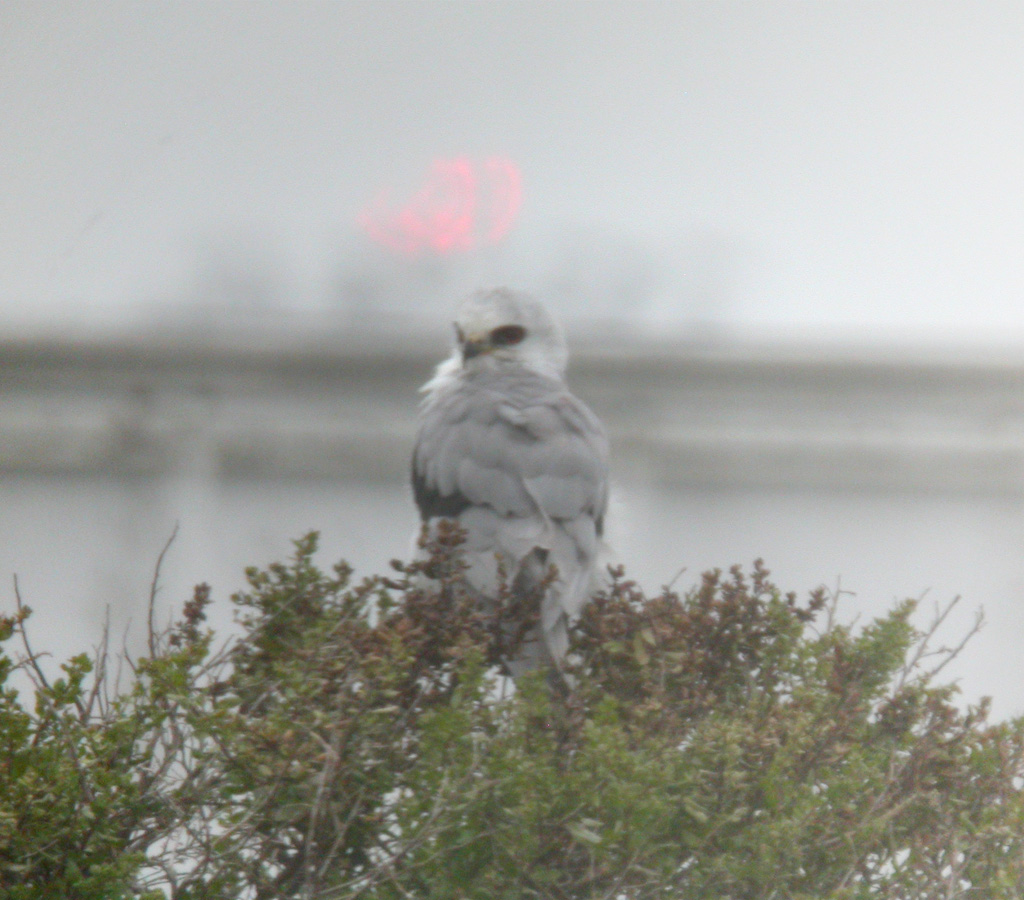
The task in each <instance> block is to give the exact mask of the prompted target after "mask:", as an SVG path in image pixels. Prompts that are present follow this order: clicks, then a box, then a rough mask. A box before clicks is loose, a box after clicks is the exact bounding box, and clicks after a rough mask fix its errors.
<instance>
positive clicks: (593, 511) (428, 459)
mask: <svg viewBox="0 0 1024 900" xmlns="http://www.w3.org/2000/svg"><path fill="white" fill-rule="evenodd" d="M454 331H455V338H456V340H455V346H454V349H453V352H452V354H451V356H450V357H449V358H448V359H446V360H445V361H444V362H442V363H441V364H440V365H439V366H438V367H437V369H436V371H435V373H434V376H433V377H432V378H431V379H430V380H429V381H427V383H426V384H425V385H423V387H422V388H421V391H422V393H423V395H424V396H423V400H422V403H421V406H420V411H419V424H418V430H417V435H416V440H415V444H414V449H413V454H412V487H413V495H414V499H415V502H416V506H417V507H418V509H419V514H420V517H421V520H422V523H423V525H424V526H426V527H427V528H430V527H431V526H432V525H433V524H434V523H436V522H437V520H439V519H452V520H454V521H456V522H457V523H458V524H459V526H461V528H462V529H463V530H464V532H465V543H464V545H463V547H462V551H463V556H464V563H465V571H464V574H463V579H464V581H465V582H466V583H467V584H468V585H469V587H470V588H471V589H472V590H473V591H474V592H475V593H476V594H477V595H478V596H479V598H480V600H481V601H482V602H483V604H484V605H485V607H486V608H490V609H491V610H493V609H494V606H495V604H496V597H497V594H498V592H499V586H500V584H501V579H502V578H505V579H506V580H505V584H506V585H507V586H510V590H511V592H512V595H513V599H518V597H520V596H522V595H523V594H524V592H526V591H530V590H533V591H537V590H539V589H543V594H542V596H541V598H540V601H539V606H540V608H539V616H538V617H537V619H536V624H535V625H533V626H531V627H530V629H529V630H528V631H527V632H526V634H525V635H524V636H523V639H522V641H521V642H520V643H519V645H518V647H517V648H516V649H515V650H514V651H513V652H512V653H511V654H509V657H508V658H506V659H505V660H504V661H503V663H504V668H505V670H506V673H507V674H510V675H511V676H512V677H513V679H517V678H518V677H519V676H520V675H522V674H523V673H525V672H527V671H530V670H531V669H536V668H538V667H546V668H547V669H548V671H549V673H550V672H552V671H554V672H556V673H560V672H561V670H562V666H563V662H564V660H565V657H566V654H567V652H568V646H569V626H570V623H571V622H572V621H573V620H574V619H575V618H576V617H577V616H578V615H579V613H580V611H581V610H582V608H583V606H584V605H585V603H586V601H587V600H588V598H589V597H590V595H591V593H592V592H593V590H594V589H595V588H596V587H597V582H598V575H597V568H598V560H599V559H600V558H602V555H603V549H604V547H603V541H602V536H603V532H604V519H605V512H606V510H607V506H608V477H609V476H608V469H609V463H608V456H609V447H608V438H607V436H606V433H605V430H604V427H603V426H602V424H601V422H600V420H599V419H598V418H597V416H596V415H595V414H594V413H593V412H592V411H591V410H590V408H589V407H588V406H587V405H586V404H585V403H583V401H581V400H580V399H578V398H577V397H576V396H574V395H573V394H572V393H571V392H570V390H569V388H568V387H567V386H566V383H565V371H566V366H567V363H568V350H567V347H566V342H565V337H564V335H563V332H562V329H561V327H560V326H559V324H558V322H557V321H556V320H555V318H554V317H553V316H552V315H551V313H550V312H549V311H548V310H547V309H546V308H545V306H544V305H543V304H542V303H541V302H540V301H538V300H537V299H535V298H534V297H532V296H531V295H528V294H526V293H523V292H520V291H516V290H512V289H509V288H495V289H489V290H481V291H477V292H476V293H474V294H471V295H470V296H469V297H467V298H466V299H465V300H463V301H462V302H461V303H460V304H459V306H458V308H457V312H456V318H455V322H454ZM552 567H553V568H552ZM545 578H546V579H548V581H547V583H546V584H545Z"/></svg>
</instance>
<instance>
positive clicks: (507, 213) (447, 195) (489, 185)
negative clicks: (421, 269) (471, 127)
mask: <svg viewBox="0 0 1024 900" xmlns="http://www.w3.org/2000/svg"><path fill="white" fill-rule="evenodd" d="M391 196H392V192H391V190H390V189H385V190H384V191H382V192H381V193H380V194H378V195H377V197H376V198H374V200H373V202H371V203H370V204H369V205H368V206H367V207H365V208H364V209H363V211H362V212H361V213H360V215H359V224H360V225H361V226H362V228H363V230H364V231H365V232H366V233H367V234H368V235H369V236H370V238H371V239H372V240H374V241H375V242H377V243H378V244H382V245H384V246H385V247H389V248H391V249H392V250H395V251H396V252H399V253H403V254H405V255H407V256H416V255H419V254H420V253H422V252H424V251H427V252H433V253H437V254H440V255H448V254H451V253H464V252H467V251H469V250H472V249H474V248H475V247H478V246H488V245H494V244H497V243H498V242H499V241H501V240H502V239H503V238H504V237H505V236H506V235H507V234H508V233H509V231H510V230H511V228H512V226H513V224H514V223H515V220H516V217H517V216H518V214H519V208H520V206H521V204H522V178H521V176H520V174H519V168H518V167H517V166H516V164H515V163H514V162H513V161H512V160H510V159H507V158H505V157H501V156H492V157H490V158H488V159H485V160H484V161H483V162H482V163H475V162H474V161H473V160H472V159H470V158H469V157H466V156H457V157H454V158H452V159H436V160H434V162H433V164H432V165H431V167H430V171H429V173H428V174H427V177H426V180H425V182H424V184H423V187H421V188H420V189H419V190H418V191H416V192H415V193H414V194H413V195H412V197H410V198H409V199H408V200H407V201H406V202H405V203H402V204H393V203H392V202H391Z"/></svg>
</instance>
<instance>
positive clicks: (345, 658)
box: [0, 530, 1024, 900]
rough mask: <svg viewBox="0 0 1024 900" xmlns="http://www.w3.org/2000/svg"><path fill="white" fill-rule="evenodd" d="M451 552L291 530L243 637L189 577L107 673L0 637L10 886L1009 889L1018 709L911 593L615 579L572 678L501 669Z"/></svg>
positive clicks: (809, 894)
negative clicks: (967, 683) (668, 585)
mask: <svg viewBox="0 0 1024 900" xmlns="http://www.w3.org/2000/svg"><path fill="white" fill-rule="evenodd" d="M458 543H459V535H458V534H457V533H456V532H455V531H454V530H448V531H443V532H442V533H440V534H439V536H438V537H437V538H436V540H435V542H434V543H433V544H432V545H431V546H430V547H429V548H428V549H429V551H430V558H429V559H427V560H426V561H424V562H419V563H415V564H410V565H398V564H396V571H395V573H394V574H393V575H392V576H391V577H378V578H371V579H367V580H364V581H361V582H355V581H354V580H353V578H352V574H351V572H350V570H349V569H348V568H347V567H346V566H345V565H338V566H336V567H335V568H334V569H333V570H332V571H330V572H324V571H321V570H320V569H318V568H317V566H316V565H315V563H314V551H315V549H316V537H315V535H310V536H308V537H306V538H304V539H302V540H300V541H298V542H297V543H296V550H295V555H294V557H293V558H292V559H291V561H290V562H289V563H288V564H286V565H285V564H279V565H272V566H270V567H269V568H267V569H266V570H255V569H254V570H250V571H249V572H248V573H247V574H248V583H249V587H248V589H247V590H246V591H244V592H242V593H240V594H238V595H237V596H236V597H234V602H235V604H236V605H237V609H238V619H239V626H240V627H239V632H240V633H239V634H238V636H237V637H235V638H233V639H232V640H231V641H230V642H229V643H227V644H226V645H224V646H218V645H217V644H216V643H215V640H214V635H213V634H212V633H211V632H210V631H209V629H207V627H206V625H205V610H206V608H207V606H208V604H209V602H210V601H209V592H208V590H207V589H206V588H205V587H204V586H200V587H199V588H197V589H196V593H195V595H194V596H193V597H192V598H191V599H190V600H189V601H188V602H187V603H186V604H185V607H184V610H183V612H182V614H181V616H180V617H179V619H178V621H177V622H176V624H175V625H173V627H171V628H170V629H169V630H168V631H166V632H162V633H157V632H155V631H154V632H152V633H151V635H150V646H149V652H148V655H147V656H145V657H144V658H140V659H134V660H128V661H127V664H128V665H129V666H130V669H131V670H130V672H129V673H127V674H128V675H130V677H129V678H126V679H125V681H126V682H128V684H127V686H126V687H124V688H123V689H120V688H119V687H118V684H117V682H118V679H117V678H115V677H114V676H113V674H112V673H111V672H109V671H108V669H107V665H108V663H107V654H106V651H105V650H103V649H101V650H100V651H99V652H98V653H97V654H96V656H95V658H91V657H89V656H78V657H75V658H74V659H71V660H69V661H68V662H66V663H65V664H64V666H63V669H62V674H61V677H60V678H58V679H52V680H48V679H47V678H46V675H45V673H44V671H43V669H42V668H41V667H39V666H38V665H37V664H36V662H35V657H34V656H33V654H32V650H31V645H30V644H28V643H25V644H24V648H25V649H24V650H22V651H20V652H18V653H15V652H14V651H13V650H12V651H11V652H10V653H9V654H8V655H5V656H3V657H2V659H0V680H2V681H3V683H4V686H3V688H2V693H0V742H2V749H0V896H2V897H5V898H11V900H25V898H43V897H53V898H58V897H59V898H96V900H99V898H104V900H107V898H128V897H132V898H136V897H139V898H158V897H160V898H162V897H171V898H174V900H200V898H202V900H220V898H225V900H226V898H231V900H236V898H310V900H312V898H357V897H358V898H368V900H399V898H417V900H432V898H436V900H450V898H459V897H461V898H479V900H485V898H486V900H491V898H550V900H563V898H573V900H576V898H579V900H590V898H595V900H596V898H609V900H613V898H629V900H641V898H644V900H646V898H652V900H653V898H673V900H689V898H694V900H696V898H700V900H710V898H760V900H769V898H787V900H790V898H793V900H795V898H815V900H823V898H835V900H840V898H843V900H847V898H848V900H853V898H882V897H884V898H956V897H984V898H1017V897H1021V896H1024V852H1022V851H1024V803H1022V795H1021V782H1022V776H1024V725H1022V723H1021V722H1019V721H1015V722H1005V723H994V724H993V723H989V722H988V721H987V719H986V711H985V708H984V707H979V708H970V709H967V710H964V709H961V708H960V707H959V706H958V705H957V703H956V702H955V700H956V698H955V692H954V688H953V687H951V686H949V685H944V684H940V683H937V681H938V679H937V677H936V673H937V671H939V670H940V669H941V666H942V664H943V663H944V662H945V661H948V659H949V658H950V657H951V656H952V655H954V654H955V653H956V652H957V649H955V648H954V649H951V650H943V649H939V650H933V649H932V647H931V643H932V642H933V640H934V637H935V635H934V628H929V629H927V630H926V631H924V632H922V631H920V630H918V629H916V628H915V626H914V625H913V624H912V622H911V614H912V612H913V609H914V604H913V603H910V602H908V603H903V604H901V605H899V606H897V607H896V608H895V609H893V610H892V611H891V612H890V613H889V615H887V616H886V617H884V618H881V619H878V620H876V621H874V622H872V623H870V624H869V625H867V626H866V627H863V628H860V629H853V628H851V627H848V626H846V625H843V624H840V623H839V621H837V618H836V616H835V609H834V603H833V602H832V600H831V599H830V598H828V597H827V596H826V594H825V593H824V592H823V591H818V592H815V593H812V594H811V595H810V597H809V598H808V599H807V600H806V601H805V602H798V601H797V599H796V598H795V597H794V596H793V595H783V594H781V593H780V592H779V590H778V589H776V587H775V586H773V585H772V583H771V582H770V581H769V577H768V573H767V571H766V570H765V569H764V568H763V567H762V566H761V564H760V563H756V564H755V565H754V567H753V569H752V571H751V572H749V573H747V574H744V573H743V572H741V570H740V569H739V568H736V569H733V570H732V571H731V572H730V573H728V574H725V575H723V574H722V573H720V572H717V571H716V572H712V573H709V574H707V575H705V576H704V578H703V581H702V583H701V584H700V585H699V587H697V588H696V589H694V590H693V591H691V592H690V593H688V594H686V595H685V596H677V595H676V594H675V593H672V592H671V591H669V590H666V591H665V592H664V593H662V594H661V595H660V596H657V597H654V598H650V599H648V598H645V597H643V596H642V595H641V593H640V591H639V590H638V588H637V587H636V585H634V584H633V583H631V582H629V581H627V580H625V579H624V578H623V576H622V573H621V572H616V573H614V578H613V580H612V583H611V586H610V587H609V588H608V589H607V590H605V591H603V592H602V593H600V594H598V595H597V596H596V598H595V599H594V601H593V603H592V604H591V605H590V606H589V607H588V608H587V610H586V611H585V613H584V615H583V617H582V619H581V621H580V622H579V623H578V625H577V627H576V629H575V634H574V638H573V641H574V643H573V657H572V659H573V662H572V666H571V670H572V671H571V686H569V687H568V688H563V689H561V690H556V689H554V688H553V687H552V685H551V684H549V680H548V679H545V677H544V674H543V673H540V672H537V673H531V675H529V676H527V677H525V678H523V679H521V681H520V683H519V684H517V685H515V686H514V688H513V687H511V686H510V685H509V684H508V683H507V681H506V680H505V679H503V678H501V677H500V675H499V674H498V672H497V669H496V665H495V664H496V663H497V661H498V659H499V658H500V655H501V653H502V652H507V650H508V648H507V647H504V648H503V647H502V644H503V643H507V642H508V636H509V634H510V633H514V632H515V629H510V627H509V621H508V614H507V612H506V613H501V612H494V613H489V612H486V611H483V610H480V609H479V608H477V606H476V604H475V603H474V601H473V598H472V597H471V596H469V595H468V594H467V592H466V591H465V590H464V589H463V588H462V587H461V582H460V579H459V574H460V571H461V567H460V562H459V557H458ZM425 575H427V576H430V578H429V579H427V578H425V577H424V576H425ZM515 615H516V616H520V615H523V611H522V610H517V611H515ZM26 616H27V611H26V610H24V609H22V608H21V606H20V604H19V609H18V612H17V614H16V615H14V616H11V617H8V618H6V619H4V620H3V621H2V623H0V624H2V629H0V638H3V639H4V640H6V641H10V640H11V639H13V638H16V637H21V638H25V629H26V621H25V619H26ZM19 667H20V668H23V669H24V670H25V671H27V672H28V673H29V674H30V675H31V676H32V677H33V678H34V681H35V685H34V686H35V691H34V697H32V698H22V697H21V696H20V695H19V693H18V692H17V691H16V690H14V689H13V688H12V687H11V686H10V684H9V679H10V676H11V674H12V672H13V671H14V670H15V669H17V668H19ZM26 700H30V701H31V702H30V704H29V705H28V706H26Z"/></svg>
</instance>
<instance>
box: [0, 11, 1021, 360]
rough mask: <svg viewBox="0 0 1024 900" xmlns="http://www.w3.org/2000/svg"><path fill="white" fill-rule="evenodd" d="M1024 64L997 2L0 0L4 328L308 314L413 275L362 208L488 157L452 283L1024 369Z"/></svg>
mask: <svg viewBox="0 0 1024 900" xmlns="http://www.w3.org/2000/svg"><path fill="white" fill-rule="evenodd" d="M1022 48H1024V6H1022V5H1021V4H1020V3H1019V2H1008V3H993V2H977V0H975V2H969V3H968V2H964V3H939V2H928V3H920V2H908V0H903V2H900V3H884V4H883V3H867V2H862V3H843V2H829V3H818V2H815V3H792V2H766V0H757V2H748V3H731V2H714V3H685V2H676V3H665V4H639V3H636V4H597V3H585V4H574V3H542V4H541V3H538V4H535V3H526V2H514V3H505V2H494V3H473V4H466V3H427V2H416V3H408V4H406V3H398V4H392V3H382V2H373V3H366V4H362V3H330V4H327V3H287V4H286V3H276V4H269V3H268V4H259V3H244V4H235V3H203V4H200V3H184V2H175V3H153V2H149V3H138V2H130V3H106V2H97V0H93V2H90V3H77V2H76V3H64V2H54V3H46V2H34V0H29V2H16V0H15V2H12V0H7V2H6V3H4V4H2V5H0V296H2V302H3V307H2V309H0V326H3V325H6V326H7V327H12V326H16V327H24V326H32V327H36V326H38V327H46V328H49V327H56V326H58V325H59V324H60V323H64V322H75V323H89V322H92V323H114V322H123V321H125V320H126V319H131V318H136V317H140V316H144V315H146V314H148V313H150V312H151V311H153V310H162V311H164V312H166V311H168V310H171V311H173V310H175V309H177V308H178V307H184V306H187V305H188V304H190V303H194V302H195V301H196V297H197V295H202V293H203V291H204V290H205V289H208V285H209V283H210V282H211V281H216V278H217V277H218V275H217V273H218V272H222V270H224V269H225V268H227V269H229V270H231V269H233V270H236V274H237V272H238V271H242V270H245V271H249V270H251V272H252V277H251V282H252V284H253V285H255V286H256V288H254V289H262V290H265V291H266V292H267V293H268V295H270V296H271V298H272V300H273V301H274V302H276V303H284V304H293V305H295V306H296V307H299V308H318V307H319V306H323V305H329V303H330V302H331V298H332V296H333V295H334V293H333V292H336V291H337V285H338V283H339V280H340V281H344V280H345V278H347V277H348V276H347V274H346V273H348V272H349V271H350V270H352V269H359V268H360V267H362V269H361V270H362V271H365V272H369V273H370V276H371V277H373V273H378V274H379V273H381V272H388V271H390V269H391V268H392V267H394V268H396V269H400V268H401V267H402V266H406V267H407V266H408V265H409V261H408V260H405V259H401V258H398V257H397V256H395V257H394V258H393V259H392V257H391V256H389V252H390V251H386V250H384V249H381V248H374V245H373V244H372V242H371V240H370V238H369V237H368V236H367V234H366V233H365V232H364V231H363V230H361V228H360V225H359V217H360V213H361V212H365V210H366V209H367V206H368V204H370V205H372V203H373V202H374V198H379V197H381V196H387V197H388V198H390V199H389V201H388V203H390V204H391V206H392V207H394V208H398V207H400V206H401V198H402V197H406V198H408V197H410V196H414V195H415V194H416V191H417V190H419V189H420V188H422V185H423V183H424V179H426V178H427V173H429V172H430V170H431V166H432V165H434V164H435V162H436V161H437V160H452V159H469V160H472V161H474V165H476V166H477V167H478V168H477V170H476V172H477V176H478V177H479V179H480V184H481V185H482V187H480V190H481V191H482V192H483V194H485V195H486V194H487V192H488V191H490V192H491V193H494V192H495V191H496V190H497V189H496V188H495V186H494V185H493V184H490V185H489V186H488V183H487V179H486V177H485V176H484V175H483V174H482V173H483V172H484V166H485V162H486V160H489V159H494V158H501V159H504V160H510V161H512V162H513V163H514V164H515V166H516V167H517V169H518V172H519V174H520V176H521V182H522V205H521V208H520V209H519V211H518V214H517V215H516V217H515V221H514V223H513V225H512V228H511V231H510V232H509V234H508V235H507V236H506V237H505V238H503V239H502V241H501V242H500V243H499V244H498V245H497V246H494V247H490V248H485V249H480V248H478V249H476V250H474V251H472V252H467V253H464V254H461V255H460V254H456V255H455V256H453V257H449V258H446V259H445V260H443V261H442V262H443V265H444V266H447V267H448V269H449V270H451V271H456V272H457V273H461V276H462V277H463V279H467V278H468V279H477V280H502V281H511V282H519V283H521V284H524V285H525V286H527V287H533V288H535V289H538V290H547V289H551V290H553V291H555V292H556V293H557V292H558V291H561V292H562V293H563V294H565V296H567V297H575V298H576V302H592V303H593V311H595V313H596V314H613V315H620V316H623V317H627V318H628V317H634V318H637V317H638V318H640V319H643V321H645V322H647V323H651V324H658V323H662V322H666V321H668V322H677V323H684V324H685V323H686V322H692V321H693V320H698V319H712V320H715V321H717V322H718V323H719V324H722V325H724V326H726V327H742V328H748V329H755V328H760V327H767V328H769V329H771V330H773V331H777V332H783V333H785V332H791V333H794V334H796V333H802V334H816V333H821V334H826V333H842V332H844V331H851V332H854V333H866V334H880V335H888V336H891V335H894V334H908V335H912V336H917V337H920V336H925V337H934V336H938V337H942V336H949V335H951V334H954V333H963V334H967V335H970V336H972V337H981V338H993V337H998V338H1000V339H1011V340H1022V341H1024V302H1022V301H1024V252H1022V246H1024V50H1022ZM382 192H385V193H383V194H382ZM483 215H484V214H483V213H482V212H478V216H483ZM481 227H482V226H481ZM427 256H429V254H427ZM429 262H430V261H429V259H428V260H427V263H429ZM420 264H426V263H424V261H423V260H422V259H421V260H420ZM456 280H457V279H456ZM243 281H244V279H243ZM245 283H246V284H247V283H248V282H245ZM567 284H568V285H569V287H567V286H566V285H567ZM204 286H206V287H204ZM602 291H603V292H604V293H603V294H602ZM631 292H632V293H631ZM634 294H635V296H633V295H634ZM634 301H635V302H634ZM565 302H569V301H565Z"/></svg>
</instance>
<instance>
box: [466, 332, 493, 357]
mask: <svg viewBox="0 0 1024 900" xmlns="http://www.w3.org/2000/svg"><path fill="white" fill-rule="evenodd" d="M490 349H491V345H490V343H489V342H488V341H487V338H485V337H482V338H474V337H466V338H463V341H462V360H463V362H465V361H466V360H468V359H472V358H473V357H474V356H479V355H480V354H481V353H486V352H487V351H488V350H490Z"/></svg>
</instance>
